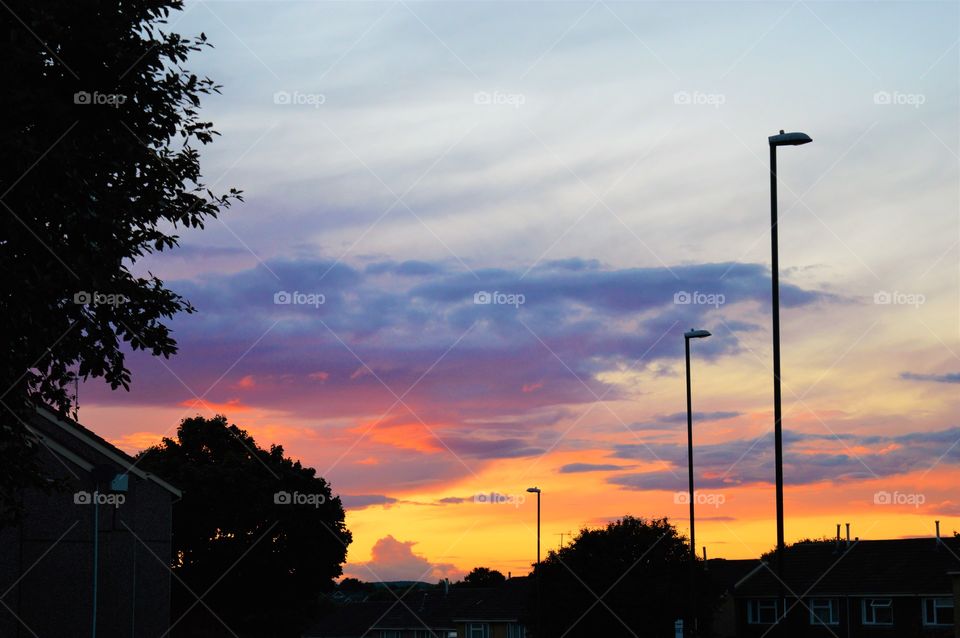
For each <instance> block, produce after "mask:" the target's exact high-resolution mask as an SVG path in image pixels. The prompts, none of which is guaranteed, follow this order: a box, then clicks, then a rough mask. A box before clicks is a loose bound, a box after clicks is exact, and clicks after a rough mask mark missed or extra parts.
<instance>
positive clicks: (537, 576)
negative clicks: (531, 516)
mask: <svg viewBox="0 0 960 638" xmlns="http://www.w3.org/2000/svg"><path fill="white" fill-rule="evenodd" d="M527 492H529V493H531V494H536V495H537V567H536V569H535V570H534V574H535V579H536V581H537V584H536V586H537V633H536V634H535V635H536V638H543V634H542V633H541V629H542V627H543V625H542V623H541V622H540V620H541V617H542V613H541V609H540V488H539V487H528V488H527Z"/></svg>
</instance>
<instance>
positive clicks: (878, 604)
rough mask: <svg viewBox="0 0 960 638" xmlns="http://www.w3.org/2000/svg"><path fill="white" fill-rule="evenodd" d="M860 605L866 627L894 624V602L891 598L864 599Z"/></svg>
mask: <svg viewBox="0 0 960 638" xmlns="http://www.w3.org/2000/svg"><path fill="white" fill-rule="evenodd" d="M860 605H861V609H862V611H863V624H864V625H892V624H893V601H891V600H890V599H889V598H864V599H863V600H862V601H861V602H860Z"/></svg>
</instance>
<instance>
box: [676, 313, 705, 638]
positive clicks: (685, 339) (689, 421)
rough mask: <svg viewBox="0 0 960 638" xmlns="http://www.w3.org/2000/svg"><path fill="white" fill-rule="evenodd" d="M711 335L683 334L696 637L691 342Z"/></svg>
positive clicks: (692, 622)
mask: <svg viewBox="0 0 960 638" xmlns="http://www.w3.org/2000/svg"><path fill="white" fill-rule="evenodd" d="M709 336H710V333H709V332H708V331H706V330H693V329H690V330H688V331H687V332H684V333H683V345H684V352H685V354H686V361H687V473H688V478H689V488H690V614H689V618H688V619H687V620H688V623H689V624H688V626H687V631H686V632H685V633H686V634H687V635H688V636H694V635H696V629H697V585H696V564H697V541H696V534H695V531H694V530H695V525H694V507H693V506H694V501H695V499H694V496H693V410H692V408H691V404H692V401H691V399H690V340H691V339H704V338H706V337H709Z"/></svg>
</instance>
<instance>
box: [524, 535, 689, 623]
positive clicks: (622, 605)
mask: <svg viewBox="0 0 960 638" xmlns="http://www.w3.org/2000/svg"><path fill="white" fill-rule="evenodd" d="M689 561H690V554H689V548H688V546H687V543H686V539H684V538H683V537H682V536H681V535H679V534H678V532H677V530H676V528H675V527H674V526H673V525H671V524H670V523H668V522H667V520H666V519H654V520H644V519H640V518H634V517H632V516H625V517H623V518H622V519H620V520H617V521H614V522H612V523H610V524H608V525H607V526H606V527H604V528H600V529H582V530H580V532H579V534H578V535H577V536H576V537H575V538H574V539H573V541H572V542H571V543H570V544H569V545H567V546H565V547H563V548H561V549H560V550H559V551H551V552H550V553H549V554H548V556H547V558H546V560H544V561H543V562H542V563H541V565H540V568H539V569H538V570H535V577H539V578H540V587H541V593H540V600H541V603H540V604H541V605H542V622H543V629H542V632H540V633H538V634H536V635H543V636H560V635H566V636H569V637H570V638H575V637H576V636H584V637H586V638H589V637H592V636H629V635H631V632H633V633H637V631H638V629H639V628H643V629H644V631H645V633H644V635H657V636H659V635H664V636H665V635H672V631H673V623H674V621H675V620H677V619H679V618H683V617H684V614H685V613H686V609H687V601H688V600H689V597H688V587H687V583H688V582H689V580H688V578H689V571H688V568H689V564H690V563H689ZM698 574H699V571H698ZM531 591H532V592H533V593H532V596H531V599H530V608H529V613H528V617H529V618H531V619H533V621H532V622H531V625H532V626H533V627H534V628H535V627H536V618H537V615H538V614H537V601H536V598H537V596H536V589H535V588H531ZM598 599H599V600H598ZM628 628H629V629H628Z"/></svg>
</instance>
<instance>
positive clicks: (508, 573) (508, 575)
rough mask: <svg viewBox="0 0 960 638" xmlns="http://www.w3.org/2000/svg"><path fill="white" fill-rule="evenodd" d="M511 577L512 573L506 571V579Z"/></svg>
mask: <svg viewBox="0 0 960 638" xmlns="http://www.w3.org/2000/svg"><path fill="white" fill-rule="evenodd" d="M511 578H513V574H512V573H510V572H507V580H510V579H511Z"/></svg>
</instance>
